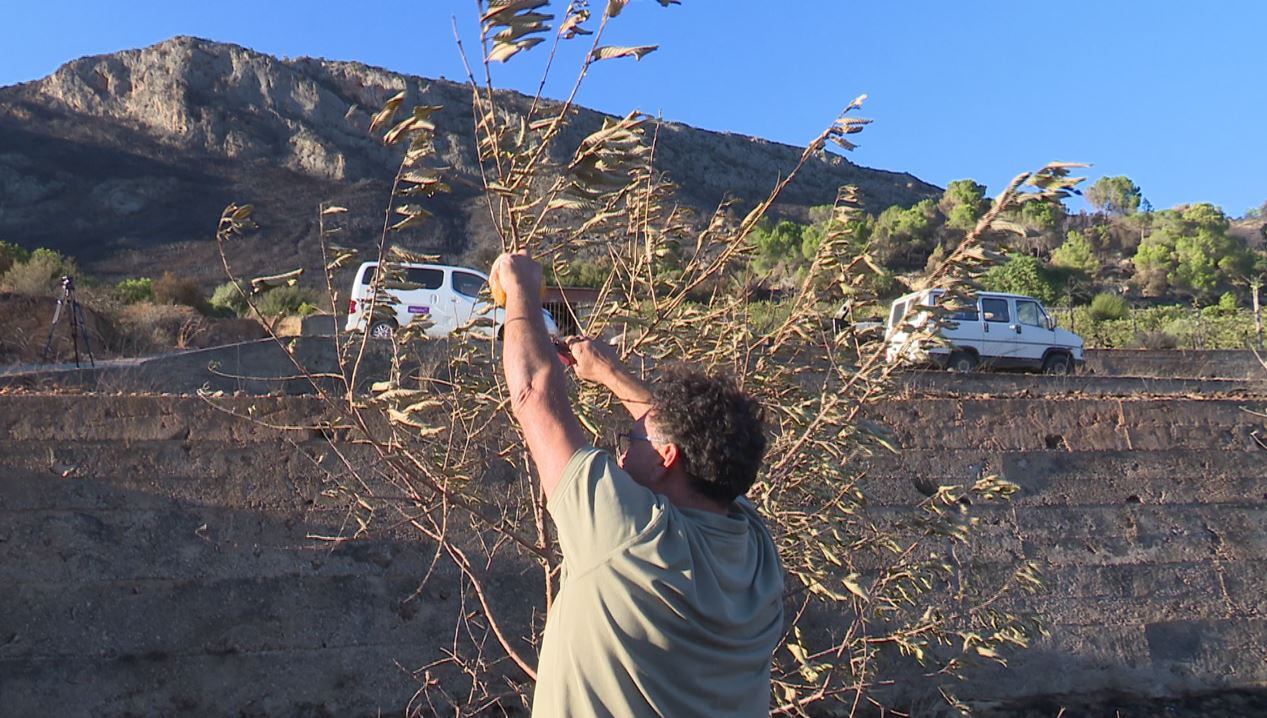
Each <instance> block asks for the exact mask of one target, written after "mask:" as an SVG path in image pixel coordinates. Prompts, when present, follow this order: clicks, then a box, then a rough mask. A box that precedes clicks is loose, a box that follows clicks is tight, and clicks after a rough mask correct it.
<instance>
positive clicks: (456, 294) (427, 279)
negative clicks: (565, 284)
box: [344, 262, 559, 339]
mask: <svg viewBox="0 0 1267 718" xmlns="http://www.w3.org/2000/svg"><path fill="white" fill-rule="evenodd" d="M388 266H389V267H391V268H393V269H395V268H399V270H400V273H399V275H398V278H399V279H401V280H403V281H404V283H405V284H406V285H408V288H385V289H383V290H382V291H384V292H386V293H387V294H389V295H390V296H392V297H393V298H394V299H395V302H394V307H393V309H394V312H391V313H387V314H385V313H384V312H382V311H381V309H380V311H379V312H378V314H377V315H376V316H374V317H373V318H372V320H371V319H370V317H369V315H370V309H371V306H372V305H373V301H374V296H373V289H374V274H375V272H376V271H377V269H378V262H365V263H364V264H362V265H361V266H360V267H359V268H358V269H357V270H356V276H355V278H354V279H353V280H352V293H351V295H350V297H349V300H348V321H347V325H346V326H345V328H344V330H345V331H349V332H363V331H365V330H366V324H368V325H369V333H370V336H372V337H375V338H377V339H387V338H390V337H391V336H392V335H393V334H394V333H395V332H396V330H397V329H399V328H401V327H403V326H405V325H407V324H409V323H410V322H411V321H413V319H414V317H416V316H425V317H428V318H429V319H430V320H431V324H430V325H429V326H428V327H427V329H426V332H425V333H426V335H427V336H429V337H444V336H448V335H449V334H450V333H452V332H453V331H455V330H457V329H460V328H463V327H468V330H469V331H471V332H472V333H474V334H476V335H479V336H485V337H489V336H496V337H498V338H501V328H502V325H503V324H504V323H505V321H506V311H505V310H504V309H502V308H500V307H497V308H494V307H492V306H491V305H490V303H489V302H488V300H487V299H486V298H484V297H481V296H480V293H481V290H483V289H484V287H486V286H487V285H488V275H487V274H484V273H483V272H479V271H476V270H474V269H467V268H465V267H452V266H448V265H443V264H414V263H410V262H392V263H390V264H389V265H388ZM391 274H392V273H390V272H389V276H390V275H391ZM380 306H381V302H380ZM541 313H542V314H543V315H544V318H545V322H546V329H547V330H548V331H549V332H550V335H551V336H556V335H558V333H559V328H558V326H557V325H556V324H555V322H554V318H553V317H551V316H550V313H549V312H547V311H546V310H544V309H542V310H541ZM482 317H486V318H488V319H489V320H491V321H490V322H485V323H482V324H481V323H475V324H472V323H473V322H475V320H477V319H480V318H482Z"/></svg>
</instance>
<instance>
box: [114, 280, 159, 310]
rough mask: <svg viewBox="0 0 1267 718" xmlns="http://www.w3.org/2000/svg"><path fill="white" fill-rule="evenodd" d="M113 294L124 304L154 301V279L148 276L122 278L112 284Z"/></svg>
mask: <svg viewBox="0 0 1267 718" xmlns="http://www.w3.org/2000/svg"><path fill="white" fill-rule="evenodd" d="M114 294H115V296H116V297H118V299H119V301H121V302H123V303H124V304H136V303H137V302H152V301H154V280H153V279H150V278H149V277H136V278H132V279H124V280H122V281H120V282H119V283H118V284H116V285H115V286H114Z"/></svg>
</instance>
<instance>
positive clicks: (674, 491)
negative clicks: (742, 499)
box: [663, 484, 730, 516]
mask: <svg viewBox="0 0 1267 718" xmlns="http://www.w3.org/2000/svg"><path fill="white" fill-rule="evenodd" d="M663 493H664V497H665V498H667V499H668V500H669V501H672V502H673V505H674V506H676V507H678V508H679V509H697V510H699V511H707V512H709V513H714V514H720V515H722V516H726V515H727V514H729V513H730V504H725V505H722V504H719V503H717V502H716V501H714V500H712V499H710V498H708V497H707V496H701V495H700V494H699V493H698V492H696V491H693V490H692V489H691V487H690V486H688V485H684V484H673V485H670V486H666V487H664V492H663Z"/></svg>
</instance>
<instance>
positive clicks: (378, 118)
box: [370, 90, 405, 134]
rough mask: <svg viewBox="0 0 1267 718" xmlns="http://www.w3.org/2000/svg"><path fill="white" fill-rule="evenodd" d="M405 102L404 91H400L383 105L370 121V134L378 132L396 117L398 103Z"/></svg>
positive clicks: (398, 107)
mask: <svg viewBox="0 0 1267 718" xmlns="http://www.w3.org/2000/svg"><path fill="white" fill-rule="evenodd" d="M404 101H405V90H401V91H400V92H399V93H397V94H396V95H395V96H394V97H392V98H391V99H390V100H388V101H387V102H386V103H384V104H383V109H381V110H379V111H378V112H377V113H376V114H375V115H374V118H373V119H372V120H371V121H370V134H374V133H375V132H378V131H379V130H380V129H382V128H383V127H385V126H387V123H389V122H391V121H392V118H393V117H395V116H396V111H397V110H398V109H400V103H402V102H404Z"/></svg>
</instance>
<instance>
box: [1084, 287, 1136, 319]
mask: <svg viewBox="0 0 1267 718" xmlns="http://www.w3.org/2000/svg"><path fill="white" fill-rule="evenodd" d="M1130 309H1131V305H1130V304H1128V303H1127V302H1126V300H1125V299H1123V298H1122V297H1119V296H1118V295H1116V294H1109V293H1108V292H1101V293H1100V294H1097V295H1095V298H1094V299H1092V300H1091V308H1090V314H1091V319H1093V320H1094V321H1097V322H1103V321H1108V320H1112V319H1121V318H1122V317H1125V316H1126V313H1127V312H1128V311H1130Z"/></svg>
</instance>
